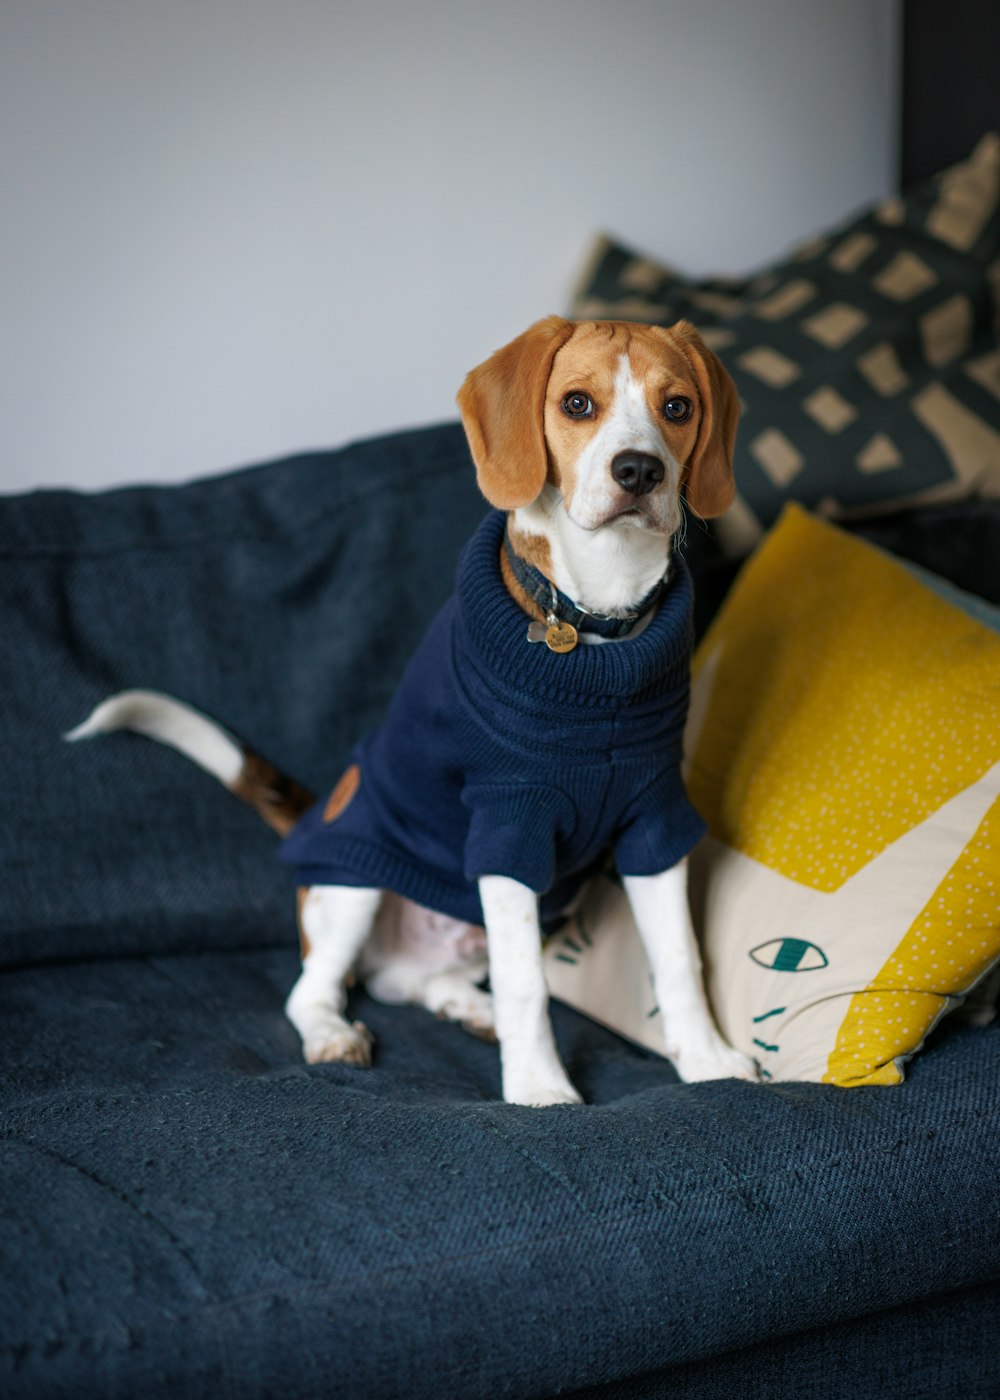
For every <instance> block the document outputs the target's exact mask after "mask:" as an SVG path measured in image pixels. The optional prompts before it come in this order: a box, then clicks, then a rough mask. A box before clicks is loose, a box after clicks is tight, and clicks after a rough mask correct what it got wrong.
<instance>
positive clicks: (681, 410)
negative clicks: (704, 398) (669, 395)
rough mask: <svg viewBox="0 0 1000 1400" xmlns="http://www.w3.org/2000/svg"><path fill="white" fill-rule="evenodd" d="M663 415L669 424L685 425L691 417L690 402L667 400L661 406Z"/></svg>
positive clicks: (687, 400) (685, 400) (679, 399)
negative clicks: (668, 420)
mask: <svg viewBox="0 0 1000 1400" xmlns="http://www.w3.org/2000/svg"><path fill="white" fill-rule="evenodd" d="M663 415H664V417H665V418H669V419H670V421H671V423H686V422H687V420H688V419H689V418H690V417H691V400H690V399H682V398H674V399H667V401H666V403H665V404H664V405H663Z"/></svg>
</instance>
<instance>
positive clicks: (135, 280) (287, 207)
mask: <svg viewBox="0 0 1000 1400" xmlns="http://www.w3.org/2000/svg"><path fill="white" fill-rule="evenodd" d="M899 2H900V0H613V3H611V0H413V3H404V2H403V0H397V3H392V0H351V3H346V0H0V198H2V209H0V322H2V333H0V435H2V436H0V490H4V491H12V490H22V489H26V488H29V487H33V486H38V485H61V484H72V485H82V486H88V487H90V486H98V485H104V484H109V483H119V482H127V481H136V480H152V479H159V480H165V479H178V478H183V477H189V476H192V475H200V474H203V473H207V472H212V471H219V470H222V469H224V468H226V467H228V466H234V465H238V464H242V463H244V462H248V461H255V460H259V459H261V458H264V457H268V456H273V455H278V454H282V453H285V452H289V451H293V450H297V449H299V448H303V447H311V446H328V445H333V444H337V443H341V442H343V441H345V440H347V439H349V438H351V437H356V436H359V435H363V434H368V433H375V432H381V431H383V430H387V429H391V428H395V427H398V426H402V425H409V424H416V423H426V422H432V421H435V420H438V419H441V418H445V417H451V416H452V415H453V412H454V410H453V397H454V392H455V390H456V388H457V386H458V384H459V383H460V381H461V378H462V376H463V374H464V372H465V370H466V369H467V368H468V367H469V366H470V365H472V364H475V363H476V362H477V361H478V360H479V359H481V358H482V357H483V356H484V355H486V354H487V353H488V352H489V351H490V350H492V349H493V348H495V347H496V346H497V345H499V344H501V343H502V342H503V341H505V340H506V339H508V338H509V337H510V336H512V335H513V334H516V332H517V331H519V330H520V329H522V328H523V326H524V325H526V324H527V323H528V322H529V321H531V320H534V319H535V318H536V317H537V316H540V315H544V314H546V313H548V312H550V311H553V310H563V309H564V308H565V304H566V299H567V296H568V293H569V291H570V288H571V286H572V282H573V277H574V274H575V273H576V271H577V269H578V267H579V265H580V263H581V261H582V260H583V258H584V256H585V253H586V250H587V248H588V246H589V243H590V239H591V237H592V235H593V234H594V233H595V232H597V231H599V230H602V229H603V230H609V231H611V232H615V233H617V234H619V235H620V236H621V237H623V238H624V239H626V240H629V241H632V242H634V243H635V244H637V245H638V246H640V247H642V248H643V249H645V250H646V251H648V252H650V253H653V254H656V255H659V256H661V257H663V258H665V259H667V260H669V261H671V262H672V263H673V264H674V265H675V266H679V267H681V268H682V269H684V270H685V271H688V272H691V273H700V272H706V271H710V270H711V271H730V272H733V271H741V270H744V269H746V268H748V267H750V266H752V265H754V264H755V263H758V262H760V261H763V260H766V259H768V258H769V257H771V256H772V255H773V254H775V253H777V252H778V251H779V250H780V249H782V248H783V247H785V246H786V245H787V244H788V243H789V242H790V241H792V240H793V239H796V238H798V237H800V236H802V235H804V234H807V233H809V232H811V231H812V230H813V229H815V228H817V227H820V226H821V225H822V224H823V223H824V222H826V221H829V220H831V219H837V218H839V217H841V216H842V215H843V214H845V213H846V212H847V211H848V210H849V209H851V208H852V207H853V206H855V205H857V204H859V203H861V202H864V201H865V200H867V199H869V198H871V197H873V196H877V195H881V194H883V193H885V192H887V191H888V190H889V189H890V188H891V186H892V182H893V172H894V168H895V150H896V121H895V109H896V94H897V66H898V35H897V30H898V23H899Z"/></svg>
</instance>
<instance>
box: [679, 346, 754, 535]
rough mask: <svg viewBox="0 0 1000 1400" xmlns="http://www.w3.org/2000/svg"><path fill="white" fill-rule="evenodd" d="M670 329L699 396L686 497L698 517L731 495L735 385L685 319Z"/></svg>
mask: <svg viewBox="0 0 1000 1400" xmlns="http://www.w3.org/2000/svg"><path fill="white" fill-rule="evenodd" d="M670 334H671V335H672V336H673V337H674V338H675V340H676V341H677V342H678V343H679V345H680V348H681V350H682V352H683V354H684V357H685V359H686V360H687V362H688V364H689V365H690V366H691V369H692V371H693V372H694V377H695V379H696V381H697V384H698V393H699V396H700V398H701V422H700V423H699V425H698V440H697V441H696V443H695V445H694V450H693V452H692V453H691V456H690V457H689V459H688V463H687V471H686V475H685V480H686V483H687V502H688V505H689V506H690V507H691V509H692V510H693V511H694V513H695V515H699V516H701V518H702V519H703V520H708V519H710V518H711V517H712V516H713V515H721V514H722V512H723V511H724V510H726V509H727V508H728V507H729V506H730V505H732V501H733V497H734V496H735V494H736V485H735V482H734V481H733V447H734V445H735V442H736V425H737V423H738V422H739V418H740V397H739V394H738V393H737V392H736V385H735V384H734V383H733V381H732V379H731V378H730V377H729V373H728V371H727V370H726V368H725V366H724V365H723V363H722V361H721V360H720V359H719V357H718V355H716V354H714V353H713V352H712V351H711V350H709V348H708V346H707V345H706V344H705V342H704V341H703V340H702V338H701V336H700V335H699V334H698V332H697V331H696V330H695V328H694V326H692V325H691V323H690V322H689V321H678V322H677V324H676V325H675V326H671V328H670Z"/></svg>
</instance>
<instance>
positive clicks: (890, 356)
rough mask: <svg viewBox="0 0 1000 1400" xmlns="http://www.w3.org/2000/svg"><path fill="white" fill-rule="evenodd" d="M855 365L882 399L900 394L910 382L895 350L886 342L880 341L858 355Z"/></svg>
mask: <svg viewBox="0 0 1000 1400" xmlns="http://www.w3.org/2000/svg"><path fill="white" fill-rule="evenodd" d="M855 364H856V368H857V369H858V371H859V373H861V374H863V375H864V377H865V378H866V379H867V380H868V383H869V384H870V385H871V386H872V388H873V389H874V390H875V391H876V393H879V394H881V395H882V396H883V397H884V398H889V397H890V396H891V395H892V394H898V393H900V392H901V391H902V390H903V389H905V388H906V387H907V385H908V384H909V382H910V376H909V375H908V374H907V373H906V371H905V370H904V369H903V366H902V365H901V364H900V363H899V356H898V355H897V354H896V351H895V348H894V347H893V346H892V345H891V344H890V343H889V341H887V340H882V341H880V342H879V343H878V345H873V346H872V348H871V349H870V350H866V351H865V353H864V354H863V355H859V356H858V358H857V360H856V361H855Z"/></svg>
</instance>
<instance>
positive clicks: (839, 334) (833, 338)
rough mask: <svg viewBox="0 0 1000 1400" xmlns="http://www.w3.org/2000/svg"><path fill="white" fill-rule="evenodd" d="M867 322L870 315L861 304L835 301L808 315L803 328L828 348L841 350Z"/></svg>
mask: <svg viewBox="0 0 1000 1400" xmlns="http://www.w3.org/2000/svg"><path fill="white" fill-rule="evenodd" d="M867 324H868V317H867V315H866V314H865V312H864V311H862V310H861V308H860V306H850V305H849V304H848V303H847V302H846V301H835V302H833V303H831V305H830V306H826V307H824V308H823V310H822V311H817V312H816V314H815V315H814V316H809V317H807V318H806V320H804V321H803V322H802V329H803V330H804V331H805V332H806V334H807V335H811V336H812V338H813V340H818V341H819V343H820V344H821V345H825V346H826V348H827V349H828V350H839V349H840V348H841V346H843V345H846V344H847V342H848V341H849V340H851V339H852V338H853V337H854V336H856V335H857V334H858V332H859V331H861V330H863V329H864V328H865V326H867Z"/></svg>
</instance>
